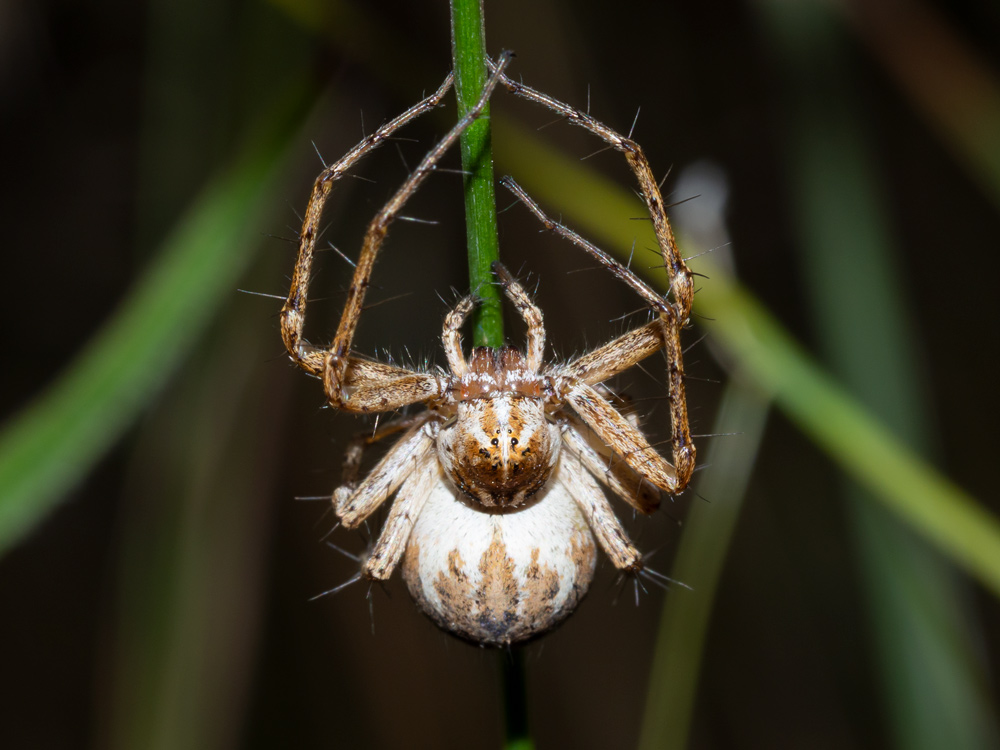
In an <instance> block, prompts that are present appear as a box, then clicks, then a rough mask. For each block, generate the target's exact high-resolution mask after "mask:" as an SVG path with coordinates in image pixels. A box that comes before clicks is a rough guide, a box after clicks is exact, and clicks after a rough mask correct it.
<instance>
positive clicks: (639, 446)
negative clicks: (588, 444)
mask: <svg viewBox="0 0 1000 750" xmlns="http://www.w3.org/2000/svg"><path fill="white" fill-rule="evenodd" d="M553 380H554V381H556V380H558V379H555V378H554V379H553ZM556 390H557V392H558V393H559V395H560V397H561V399H562V400H563V401H565V402H566V403H568V404H569V405H570V406H572V407H573V409H574V411H576V413H577V414H579V415H580V417H581V418H582V419H583V421H584V422H586V423H587V426H588V427H590V429H592V430H593V431H594V432H595V433H596V434H597V436H598V437H599V438H600V439H601V440H602V441H603V442H604V443H605V444H606V445H607V446H608V447H609V448H611V449H612V450H613V451H614V452H615V453H617V454H618V455H619V456H621V457H622V458H623V459H624V460H625V463H627V464H628V465H629V466H630V467H631V468H632V470H633V471H635V472H636V473H637V474H639V476H641V477H643V478H644V479H647V480H649V482H650V483H652V484H653V485H654V486H656V487H659V488H660V489H661V490H666V491H667V492H669V493H670V494H672V495H675V494H677V493H679V492H680V491H681V490H683V489H684V487H685V486H686V485H687V478H688V477H690V472H689V473H688V477H684V478H683V481H682V479H681V477H680V474H679V472H678V471H676V470H675V468H674V467H673V466H671V465H670V464H668V463H667V462H666V460H665V459H664V458H663V457H662V456H661V455H660V454H659V453H657V452H656V449H655V448H653V446H651V445H650V444H649V441H647V440H646V438H645V436H644V435H643V434H642V433H641V432H640V431H639V430H638V429H636V427H635V426H634V425H633V424H632V423H631V422H629V420H628V419H627V418H626V417H624V416H623V415H622V414H620V413H619V412H618V410H617V409H615V407H613V406H612V405H611V404H609V403H608V402H607V400H606V399H605V398H604V397H602V396H601V394H600V393H598V392H597V391H596V390H594V388H592V387H591V386H589V385H587V384H586V383H583V382H581V381H579V380H576V381H574V380H572V379H562V382H558V383H557V384H556ZM685 468H687V467H686V466H685ZM690 470H691V471H693V470H694V467H693V466H691V467H690Z"/></svg>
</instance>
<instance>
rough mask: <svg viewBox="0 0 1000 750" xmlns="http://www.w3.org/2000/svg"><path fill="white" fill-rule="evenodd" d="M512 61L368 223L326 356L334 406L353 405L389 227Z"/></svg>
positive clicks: (325, 368) (500, 65) (498, 71)
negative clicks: (367, 306) (351, 384)
mask: <svg viewBox="0 0 1000 750" xmlns="http://www.w3.org/2000/svg"><path fill="white" fill-rule="evenodd" d="M509 62H510V55H509V53H504V54H503V55H501V58H500V61H499V62H498V63H497V64H496V66H495V70H494V73H493V74H492V75H491V76H490V78H489V79H488V80H487V82H486V85H485V87H484V88H483V93H482V96H480V98H479V100H478V101H477V102H476V104H475V106H473V107H472V109H470V110H469V111H468V112H467V113H466V114H465V115H464V116H463V117H462V118H461V119H460V120H459V121H458V123H456V125H455V126H454V127H453V128H452V129H451V130H450V131H449V132H448V134H447V135H446V136H445V137H444V138H443V139H441V141H440V142H439V143H438V144H437V145H436V146H435V147H434V148H432V149H431V150H430V151H429V152H428V153H427V155H426V156H424V158H423V160H422V161H421V162H420V164H419V165H418V166H417V168H416V169H415V170H414V171H413V173H412V174H411V175H410V176H409V177H408V178H407V179H406V181H405V182H404V183H403V184H402V186H401V187H400V188H399V189H398V190H397V191H396V193H395V195H393V197H392V198H390V199H389V202H388V203H386V205H385V206H384V207H383V208H382V210H381V211H379V213H378V214H377V215H376V216H375V218H374V219H372V221H371V223H370V224H369V225H368V231H367V232H366V233H365V238H364V242H363V244H362V247H361V256H360V257H359V258H358V263H357V266H356V267H355V269H354V278H353V279H352V281H351V286H350V288H349V289H348V292H347V302H346V303H345V305H344V312H343V314H342V315H341V318H340V324H339V325H338V326H337V333H336V336H335V337H334V340H333V344H331V346H330V348H329V350H328V351H327V352H326V355H325V357H324V360H323V383H324V386H325V388H326V394H327V398H328V399H329V401H330V403H331V404H332V405H333V406H336V407H338V408H345V409H346V408H350V407H349V405H348V402H347V398H345V394H344V392H343V389H344V382H345V377H346V374H347V369H348V365H349V362H350V356H349V355H350V351H351V344H352V342H353V341H354V332H355V331H356V330H357V327H358V320H359V319H360V317H361V308H362V304H363V302H364V298H365V293H366V292H367V291H368V286H369V283H370V279H371V274H372V269H373V268H374V265H375V259H376V258H377V257H378V252H379V250H380V249H381V247H382V243H383V242H384V240H385V237H386V235H387V234H388V232H389V227H390V226H391V224H392V222H393V220H394V219H395V218H396V216H397V215H398V214H399V212H400V210H401V209H402V208H403V206H404V205H405V204H406V202H407V201H408V200H409V199H410V197H412V196H413V194H414V193H415V192H416V191H417V189H418V188H419V187H420V186H421V185H422V184H423V182H424V180H426V179H427V177H428V175H430V173H431V172H433V171H434V169H435V168H436V166H437V164H438V162H439V161H440V160H441V157H442V156H444V153H445V152H446V151H447V150H448V149H449V148H450V147H451V146H452V145H453V144H454V143H455V142H456V141H457V140H458V139H459V137H460V136H461V135H462V133H463V132H464V131H465V130H466V129H467V128H468V127H469V126H470V125H471V124H472V123H473V122H475V121H476V119H477V118H478V117H479V115H480V114H481V112H482V110H483V108H484V107H485V106H486V103H487V102H488V101H489V97H490V94H492V93H493V89H494V88H495V87H496V84H497V81H498V79H499V76H500V75H502V73H503V69H504V68H505V67H506V66H507V64H508V63H509Z"/></svg>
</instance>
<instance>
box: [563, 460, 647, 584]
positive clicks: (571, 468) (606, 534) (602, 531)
mask: <svg viewBox="0 0 1000 750" xmlns="http://www.w3.org/2000/svg"><path fill="white" fill-rule="evenodd" d="M558 481H560V482H562V483H563V484H564V485H565V486H566V489H568V490H569V494H570V495H572V497H573V499H574V500H575V501H576V504H577V505H578V506H579V507H580V510H581V511H583V515H584V516H585V517H586V519H587V523H588V524H590V528H591V530H592V531H593V532H594V536H595V537H597V542H598V544H600V545H601V549H603V550H604V553H605V554H606V555H607V556H608V557H609V558H610V559H611V562H612V563H614V565H615V567H616V568H619V569H620V570H626V571H631V572H635V571H639V570H642V554H641V553H640V552H639V550H637V549H636V548H635V546H634V545H633V544H632V542H631V541H629V538H628V534H626V533H625V529H624V528H622V525H621V523H620V522H619V520H618V517H617V516H616V515H615V512H614V510H612V508H611V504H610V503H609V502H608V498H607V497H606V496H605V495H604V491H603V490H602V489H601V487H600V485H598V484H597V481H596V480H595V479H594V477H593V476H592V475H591V474H590V472H588V471H587V469H586V468H584V466H583V464H581V463H580V461H578V460H577V458H576V456H574V455H573V454H572V453H570V452H566V453H563V454H562V455H561V456H560V457H559V475H558Z"/></svg>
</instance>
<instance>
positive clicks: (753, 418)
mask: <svg viewBox="0 0 1000 750" xmlns="http://www.w3.org/2000/svg"><path fill="white" fill-rule="evenodd" d="M768 410H769V401H768V399H766V398H762V397H761V395H760V393H759V392H757V391H756V390H755V389H754V388H752V387H750V386H749V385H748V384H747V383H746V382H745V380H744V378H743V377H742V376H741V375H740V374H739V373H737V374H736V375H735V376H734V377H733V379H732V380H731V381H730V382H729V384H728V385H727V386H726V390H725V393H724V394H723V397H722V404H721V406H720V407H719V413H718V416H717V417H716V420H715V429H713V430H712V431H713V432H718V433H721V432H737V433H739V436H740V437H739V440H736V441H734V442H732V443H725V444H723V443H720V442H715V443H712V445H711V446H710V448H709V451H708V455H707V456H706V459H705V463H706V464H707V465H708V466H711V467H712V470H711V471H707V472H705V473H704V474H703V475H702V478H701V479H700V481H699V482H698V487H697V495H698V496H699V497H704V498H705V499H706V500H707V501H708V502H704V501H700V500H696V501H695V502H694V503H693V505H692V507H691V510H690V512H689V513H688V515H687V519H686V520H685V522H684V534H683V535H682V536H681V543H680V547H679V548H678V550H677V558H676V560H675V562H674V566H673V569H672V570H671V572H670V575H671V577H672V578H674V579H675V580H678V581H682V582H683V583H685V584H686V585H689V586H690V587H691V588H692V589H693V590H692V591H673V592H671V593H670V595H669V596H667V597H666V598H665V599H664V602H663V614H662V615H661V617H660V626H659V631H658V633H657V636H656V649H655V651H654V652H653V660H652V665H651V667H650V678H649V689H648V690H647V692H646V708H645V710H644V711H643V720H642V730H641V733H640V739H639V748H640V750H656V748H684V747H687V744H688V743H687V741H688V734H689V732H690V727H691V715H692V712H693V711H694V705H695V698H696V696H697V691H698V675H699V672H700V670H701V660H702V654H703V653H704V647H705V640H706V638H707V636H708V627H709V620H710V618H711V614H712V605H713V603H714V600H715V591H716V589H717V588H718V584H719V579H720V578H721V575H722V567H723V564H724V563H725V559H726V553H727V552H728V550H729V543H730V541H731V540H732V537H733V533H734V532H735V530H736V522H737V520H738V519H739V515H740V509H741V507H742V504H743V495H744V493H745V492H746V486H747V483H748V482H749V480H750V474H751V473H752V472H753V467H754V462H755V461H756V458H757V450H758V448H759V446H760V442H761V439H762V438H763V435H764V427H765V425H766V423H767V414H768Z"/></svg>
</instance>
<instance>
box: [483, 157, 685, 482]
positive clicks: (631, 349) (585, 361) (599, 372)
mask: <svg viewBox="0 0 1000 750" xmlns="http://www.w3.org/2000/svg"><path fill="white" fill-rule="evenodd" d="M636 148H638V146H637V147H636ZM647 169H648V166H647ZM500 183H501V184H502V185H504V186H505V187H507V188H509V189H510V190H511V192H513V193H514V194H515V195H516V196H517V197H518V199H519V200H520V201H521V202H522V203H524V204H525V205H526V206H527V207H528V209H529V210H530V211H531V212H532V213H533V214H535V216H536V217H538V219H539V221H541V222H542V224H544V225H545V227H546V228H548V229H550V230H551V231H553V232H555V233H556V234H558V235H559V236H561V237H564V238H565V239H568V240H569V241H571V242H573V243H574V244H575V245H578V246H579V247H581V248H583V249H584V250H585V251H586V252H587V253H589V254H590V255H591V256H592V257H594V258H595V259H597V260H598V261H599V262H600V263H601V265H603V266H604V267H605V268H607V269H608V270H610V271H611V272H612V273H614V274H615V276H617V277H618V278H620V279H622V280H623V281H624V282H625V283H627V284H628V285H629V286H630V287H632V289H634V290H635V291H636V292H637V293H638V294H639V296H640V297H642V298H643V299H644V300H646V303H647V304H648V305H649V306H650V307H651V308H652V309H653V310H654V311H656V313H657V314H658V319H657V320H654V321H652V322H650V323H647V324H646V325H645V326H643V327H641V328H637V329H635V330H634V331H629V332H628V333H626V334H624V335H622V336H620V337H619V338H617V339H615V340H614V341H612V342H610V343H608V344H605V345H604V346H603V347H601V348H599V349H597V350H595V351H593V352H590V353H589V354H586V355H584V356H583V357H580V358H579V359H577V360H576V361H575V362H572V363H570V364H569V365H567V366H566V367H565V368H562V369H561V370H560V372H564V373H567V374H570V375H573V376H575V377H579V378H581V379H582V380H584V381H585V382H586V383H588V384H591V385H593V384H596V383H600V382H603V381H604V380H607V379H608V378H610V377H612V376H614V375H617V374H618V373H619V372H622V371H624V370H626V369H628V368H629V367H631V366H632V365H634V364H635V363H636V362H638V361H640V360H642V359H644V358H645V357H648V356H649V355H650V354H652V353H653V352H655V351H656V350H657V349H660V348H661V347H662V348H663V349H664V350H665V352H666V358H667V380H668V391H667V392H668V393H669V394H670V424H671V436H670V446H671V451H672V453H673V460H674V466H675V467H676V470H677V472H676V475H677V481H676V483H675V486H674V488H673V489H672V490H671V491H672V492H674V493H677V492H680V491H681V490H683V489H684V487H685V486H687V483H688V480H689V479H690V478H691V474H692V472H693V471H694V464H695V455H696V451H695V447H694V443H693V442H692V440H691V429H690V426H689V423H688V413H687V397H686V396H685V386H684V350H683V347H682V346H681V327H682V326H683V324H684V323H685V322H686V321H687V316H688V313H689V312H690V302H684V301H683V299H682V298H681V297H680V296H678V293H677V288H676V286H675V287H674V297H675V299H676V300H677V301H676V302H675V303H673V304H672V303H670V302H668V301H667V300H665V299H663V298H661V297H660V296H659V295H657V294H656V292H655V291H654V290H653V289H652V288H650V286H649V285H648V284H646V283H645V282H644V281H642V279H640V278H639V277H638V276H636V275H635V274H634V273H632V271H630V270H629V269H627V268H625V266H623V265H622V264H621V263H619V262H618V261H616V260H615V259H614V258H612V257H611V256H610V255H608V254H607V253H605V252H604V251H603V250H601V249H600V248H599V247H597V246H596V245H594V244H592V243H591V242H589V241H587V240H585V239H584V238H583V237H581V236H580V235H578V234H577V233H576V232H574V231H573V230H572V229H569V228H568V227H566V226H564V225H562V224H560V223H559V222H556V221H553V220H552V219H551V218H549V217H548V216H547V215H546V214H545V213H544V212H543V211H542V209H541V207H540V206H539V205H538V204H537V203H536V202H535V201H534V200H533V199H532V198H531V197H530V196H529V195H528V194H527V193H526V192H525V191H524V190H523V188H521V186H520V185H518V184H517V183H516V182H514V180H513V179H511V178H510V177H504V178H503V179H501V180H500ZM652 187H653V189H655V190H657V195H659V190H658V188H656V185H655V184H654V185H653V186H652ZM650 212H651V213H655V212H654V211H653V206H652V204H650ZM663 219H664V221H666V215H665V214H664V216H663ZM654 223H655V221H654ZM666 226H667V229H669V223H667V225H666ZM670 238H671V241H672V240H673V235H672V234H671V235H670ZM661 247H663V243H662V241H661ZM671 247H672V246H671ZM674 249H675V250H676V248H674ZM667 256H668V253H667V252H666V251H664V258H665V259H666V258H667ZM668 263H669V261H668ZM680 263H681V265H682V266H683V267H684V271H685V272H686V273H688V275H690V272H689V271H687V266H686V265H684V261H683V260H680ZM668 267H669V265H668ZM671 276H672V278H674V281H675V282H676V278H675V277H674V276H673V272H671ZM678 308H680V311H678ZM654 484H655V482H654ZM657 486H660V485H657ZM664 489H666V488H664Z"/></svg>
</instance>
